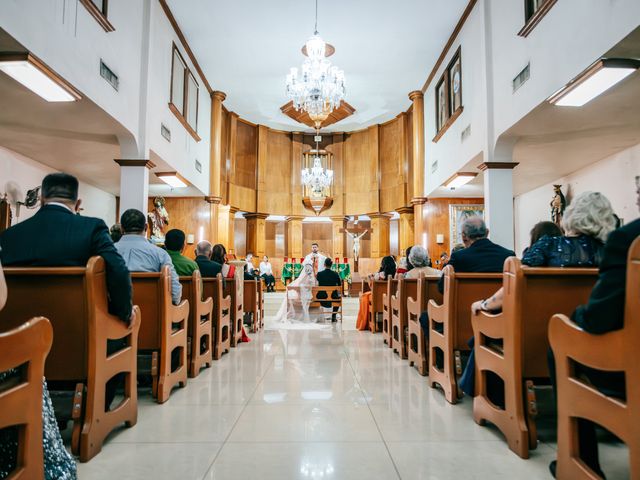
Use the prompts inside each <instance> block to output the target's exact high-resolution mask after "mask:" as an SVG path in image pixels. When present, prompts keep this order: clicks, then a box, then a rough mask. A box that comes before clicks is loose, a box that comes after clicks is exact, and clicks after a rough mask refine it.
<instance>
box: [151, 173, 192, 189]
mask: <svg viewBox="0 0 640 480" xmlns="http://www.w3.org/2000/svg"><path fill="white" fill-rule="evenodd" d="M156 177H158V178H159V179H160V180H162V181H163V182H164V183H166V184H167V185H169V186H170V187H171V188H183V187H188V186H189V182H187V180H185V178H184V177H183V176H182V175H180V174H179V173H178V172H156Z"/></svg>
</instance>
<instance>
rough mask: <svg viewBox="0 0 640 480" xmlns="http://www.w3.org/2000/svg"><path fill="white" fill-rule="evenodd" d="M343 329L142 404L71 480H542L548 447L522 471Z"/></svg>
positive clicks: (372, 341) (392, 360)
mask: <svg viewBox="0 0 640 480" xmlns="http://www.w3.org/2000/svg"><path fill="white" fill-rule="evenodd" d="M281 298H282V297H281V295H278V294H275V295H272V296H271V298H268V302H267V311H273V305H274V304H277V303H279V299H281ZM347 303H348V305H347V309H353V308H357V299H348V300H347ZM348 328H353V327H352V324H351V323H350V320H349V318H348V317H347V319H346V322H345V325H344V329H342V328H341V327H340V326H337V327H334V328H333V329H331V330H324V331H322V330H314V331H268V332H262V333H260V334H258V335H254V336H253V338H254V340H253V341H252V342H251V343H249V344H243V345H241V346H240V347H239V348H238V349H234V350H233V351H232V352H231V353H230V354H228V355H224V356H223V358H222V359H221V360H220V361H217V362H214V363H213V366H212V368H210V369H206V370H203V371H202V373H201V374H200V376H199V377H198V378H196V379H190V380H189V383H188V385H187V388H186V389H182V390H177V391H174V392H173V395H172V396H171V398H170V399H169V401H168V402H167V403H166V404H164V405H157V404H155V403H153V402H152V400H151V398H150V397H149V396H148V395H141V399H140V411H139V420H138V424H137V425H136V426H135V427H134V428H132V429H124V430H120V431H118V432H116V433H114V434H113V435H112V436H111V437H110V438H109V439H108V441H107V443H106V445H105V446H104V449H103V451H102V453H101V454H99V455H98V456H97V457H95V458H94V459H92V460H91V461H90V462H89V463H86V464H80V465H79V477H80V479H82V480H95V479H112V478H118V479H121V480H125V479H149V478H154V479H181V480H190V479H194V480H195V479H197V480H199V479H207V480H212V479H253V478H261V479H308V478H311V479H320V478H322V479H327V478H329V479H341V480H348V479H366V480H372V479H385V480H386V479H394V478H402V479H418V478H428V479H450V478H462V477H463V478H492V479H494V478H504V479H513V478H527V479H530V478H550V477H549V475H548V470H547V464H548V463H549V461H550V460H551V459H552V458H553V457H554V451H553V449H552V448H551V447H550V446H548V445H545V444H541V445H540V446H539V447H538V449H537V450H535V451H533V452H532V454H531V459H530V460H521V459H520V458H518V457H517V456H515V455H514V454H513V453H512V452H511V451H509V449H508V448H507V445H506V443H505V442H504V441H503V439H502V437H501V435H500V434H499V433H498V432H497V431H496V430H494V429H492V428H483V427H480V426H478V425H476V424H475V423H474V422H473V420H472V418H471V402H470V401H469V400H468V399H465V400H464V401H463V402H462V403H461V404H459V405H456V406H452V405H449V404H447V403H446V402H445V400H444V397H443V396H442V394H441V393H440V392H439V391H437V390H432V389H430V388H429V387H428V385H427V380H426V379H425V378H423V377H420V376H419V375H418V373H417V372H416V371H415V370H414V369H412V368H409V367H408V366H407V364H406V362H405V361H401V360H399V359H398V357H397V356H396V355H395V354H393V353H392V352H391V350H389V349H388V348H386V347H385V346H384V345H383V343H382V338H381V337H380V336H379V335H375V336H374V335H371V334H370V333H369V332H357V331H353V330H348Z"/></svg>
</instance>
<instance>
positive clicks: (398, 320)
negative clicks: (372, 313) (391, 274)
mask: <svg viewBox="0 0 640 480" xmlns="http://www.w3.org/2000/svg"><path fill="white" fill-rule="evenodd" d="M417 288H418V281H417V280H416V279H415V278H409V279H405V278H401V279H400V280H398V290H397V291H396V293H395V294H392V295H391V336H392V339H391V342H392V344H393V351H394V352H396V353H397V354H398V355H400V358H407V338H408V328H407V299H408V298H409V297H410V296H413V297H416V292H417Z"/></svg>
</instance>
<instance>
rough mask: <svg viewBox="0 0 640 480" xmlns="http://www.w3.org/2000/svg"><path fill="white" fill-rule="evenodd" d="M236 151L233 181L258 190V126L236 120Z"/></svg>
mask: <svg viewBox="0 0 640 480" xmlns="http://www.w3.org/2000/svg"><path fill="white" fill-rule="evenodd" d="M236 129H237V130H236V146H235V149H236V152H235V162H234V167H235V168H234V175H233V183H234V184H236V185H238V186H241V187H245V188H248V189H252V190H254V191H255V190H256V187H257V185H256V167H257V166H258V127H257V126H256V125H252V124H249V123H247V122H245V121H243V120H240V119H238V121H237V122H236Z"/></svg>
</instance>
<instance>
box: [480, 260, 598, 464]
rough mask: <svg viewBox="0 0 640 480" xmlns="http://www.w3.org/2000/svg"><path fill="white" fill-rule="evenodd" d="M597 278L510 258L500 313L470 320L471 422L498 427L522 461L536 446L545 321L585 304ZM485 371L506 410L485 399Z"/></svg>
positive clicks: (590, 272) (590, 271)
mask: <svg viewBox="0 0 640 480" xmlns="http://www.w3.org/2000/svg"><path fill="white" fill-rule="evenodd" d="M597 279H598V269H596V268H550V267H545V268H532V267H526V266H523V265H522V264H521V262H520V260H518V259H517V258H516V257H510V258H508V259H507V261H506V262H505V264H504V273H503V280H502V286H503V288H504V300H503V309H502V313H499V314H495V315H494V314H490V313H487V312H480V314H478V315H477V316H473V317H472V318H471V323H472V325H473V334H474V336H475V356H476V374H475V375H476V396H475V397H474V399H473V418H474V420H475V421H476V423H478V424H481V425H482V424H484V422H485V421H487V420H488V421H490V422H491V423H493V424H494V425H495V426H497V427H498V428H499V429H500V431H501V432H502V433H503V434H504V436H505V437H506V439H507V443H508V444H509V448H510V449H511V450H513V451H514V452H515V453H516V454H517V455H519V456H520V457H522V458H528V457H529V450H530V449H534V448H536V446H537V443H538V439H537V434H536V424H535V413H536V402H535V393H534V390H533V387H534V383H535V382H536V381H539V380H541V379H548V378H549V369H548V367H547V352H548V350H549V342H548V340H547V330H548V324H549V319H550V318H551V315H553V314H554V313H558V312H559V313H564V314H568V315H569V314H571V312H573V311H574V310H575V308H576V307H577V306H578V305H580V304H582V303H585V302H586V301H587V300H588V299H589V294H590V293H591V289H592V288H593V286H594V285H595V283H596V280H597ZM500 342H501V345H500ZM486 372H493V373H494V374H495V375H497V376H498V377H500V378H501V379H502V381H503V382H504V400H505V406H504V407H505V408H504V409H502V408H500V407H498V406H496V405H494V404H493V403H492V402H491V400H490V399H489V397H488V396H487V384H486Z"/></svg>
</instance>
